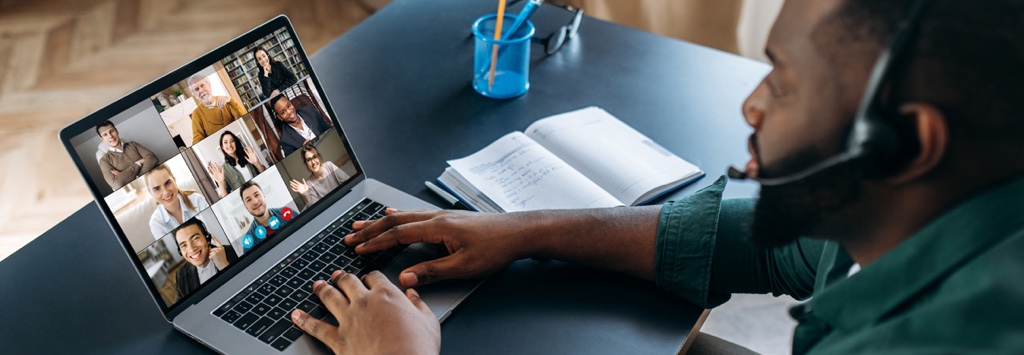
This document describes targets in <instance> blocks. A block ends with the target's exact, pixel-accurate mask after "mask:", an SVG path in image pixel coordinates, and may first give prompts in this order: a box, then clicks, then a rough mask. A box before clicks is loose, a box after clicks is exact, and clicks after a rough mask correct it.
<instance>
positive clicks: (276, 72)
mask: <svg viewBox="0 0 1024 355" xmlns="http://www.w3.org/2000/svg"><path fill="white" fill-rule="evenodd" d="M252 56H253V58H255V59H256V64H257V65H256V67H257V68H259V69H260V75H258V76H257V77H256V80H258V81H259V83H260V89H262V90H263V98H264V99H268V98H271V97H274V96H277V95H278V94H280V93H281V91H283V90H284V89H287V88H288V87H289V86H292V85H295V83H296V82H298V81H299V80H298V79H297V78H296V77H295V74H293V73H292V71H291V70H288V67H285V66H284V64H281V62H278V61H276V60H274V58H271V57H270V55H269V54H268V53H267V51H266V50H265V49H263V48H262V47H256V49H255V50H253V51H252Z"/></svg>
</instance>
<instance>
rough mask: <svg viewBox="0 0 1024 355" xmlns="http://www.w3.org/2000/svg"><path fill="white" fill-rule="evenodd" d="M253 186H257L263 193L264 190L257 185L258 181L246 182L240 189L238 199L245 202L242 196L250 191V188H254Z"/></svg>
mask: <svg viewBox="0 0 1024 355" xmlns="http://www.w3.org/2000/svg"><path fill="white" fill-rule="evenodd" d="M253 186H256V188H257V189H260V191H263V188H262V187H260V184H257V183H256V180H249V181H246V182H245V183H243V184H242V187H239V188H238V197H239V198H241V199H242V202H245V198H244V197H242V194H244V193H245V189H248V188H250V187H253Z"/></svg>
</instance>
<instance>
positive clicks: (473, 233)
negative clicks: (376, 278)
mask: <svg viewBox="0 0 1024 355" xmlns="http://www.w3.org/2000/svg"><path fill="white" fill-rule="evenodd" d="M386 212H387V216H385V217H384V218H381V219H379V220H376V221H357V222H355V223H354V224H353V228H354V229H355V230H356V232H355V233H353V234H349V235H347V236H345V243H346V244H348V245H350V246H356V248H355V250H356V252H357V253H359V254H367V253H372V252H377V251H381V250H386V249H388V248H391V247H393V246H395V245H397V244H412V243H416V242H426V243H434V244H444V246H445V247H447V248H448V252H449V253H450V254H451V255H448V256H446V257H443V258H440V259H437V260H431V261H426V262H422V263H419V264H416V265H413V266H411V267H409V268H408V269H405V270H404V271H402V273H401V274H400V275H399V277H398V282H399V283H401V284H402V286H403V287H413V286H416V285H423V284H428V283H431V282H435V281H440V280H446V279H468V278H475V277H480V276H484V275H488V274H492V273H494V272H496V271H498V270H500V269H501V268H503V267H505V265H508V264H509V263H511V262H512V261H513V260H516V259H519V258H522V257H525V256H526V255H525V251H526V250H525V249H526V248H525V245H524V243H522V242H521V236H522V235H523V234H524V233H523V232H522V231H523V228H522V226H523V225H524V224H525V223H528V222H529V221H526V220H522V219H523V218H521V217H522V216H523V215H519V214H498V213H474V212H465V211H408V212H398V211H396V210H395V209H393V208H389V209H387V211H386Z"/></svg>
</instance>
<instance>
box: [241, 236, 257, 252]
mask: <svg viewBox="0 0 1024 355" xmlns="http://www.w3.org/2000/svg"><path fill="white" fill-rule="evenodd" d="M254 242H255V240H253V239H252V236H251V235H248V234H246V235H245V236H244V237H242V247H244V248H245V249H249V248H252V244H253V243H254Z"/></svg>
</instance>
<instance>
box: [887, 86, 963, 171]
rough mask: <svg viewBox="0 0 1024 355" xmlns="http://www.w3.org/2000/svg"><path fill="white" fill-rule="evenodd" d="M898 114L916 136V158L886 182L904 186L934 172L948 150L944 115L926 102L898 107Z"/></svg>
mask: <svg viewBox="0 0 1024 355" xmlns="http://www.w3.org/2000/svg"><path fill="white" fill-rule="evenodd" d="M900 114H901V115H903V116H904V117H906V118H907V119H909V120H912V122H911V123H910V128H911V131H912V132H913V133H914V134H916V135H917V142H916V143H917V144H918V150H917V155H916V156H914V157H911V158H910V161H909V162H908V163H907V165H906V166H904V167H903V168H902V169H900V171H899V172H897V173H896V174H895V175H893V176H891V177H890V178H888V179H886V181H887V182H889V183H890V184H897V185H898V184H904V183H907V182H909V181H912V180H914V179H917V178H920V177H921V176H924V175H926V174H928V172H930V171H932V170H934V169H935V167H936V166H938V165H939V162H941V161H942V158H943V157H944V156H945V154H946V149H947V148H948V147H949V126H948V125H947V123H946V116H945V115H944V114H943V113H942V111H940V110H939V109H938V108H937V107H935V106H934V105H931V104H926V103H916V102H915V103H909V104H904V105H902V106H900Z"/></svg>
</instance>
